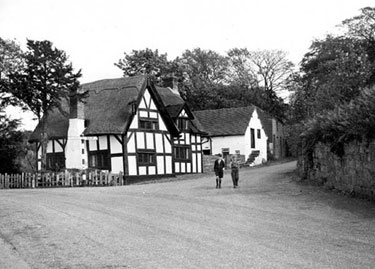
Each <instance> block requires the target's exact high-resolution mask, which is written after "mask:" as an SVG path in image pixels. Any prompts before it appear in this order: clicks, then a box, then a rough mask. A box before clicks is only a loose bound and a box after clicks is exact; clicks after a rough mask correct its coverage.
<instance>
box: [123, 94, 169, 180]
mask: <svg viewBox="0 0 375 269" xmlns="http://www.w3.org/2000/svg"><path fill="white" fill-rule="evenodd" d="M141 121H146V122H151V123H152V126H154V127H152V128H150V129H149V128H144V127H142V126H141ZM125 150H126V158H125V165H126V167H125V171H126V173H125V174H126V175H129V176H146V175H172V174H173V155H172V137H171V135H170V133H169V132H168V130H167V128H166V124H165V122H164V120H163V118H162V116H161V114H160V113H159V111H158V110H157V107H156V105H155V103H154V100H153V99H152V98H151V95H150V93H149V90H148V89H147V88H146V90H145V92H144V96H143V97H142V100H141V102H140V104H139V106H138V108H137V114H136V115H135V116H134V118H133V120H132V122H131V124H130V128H129V130H128V132H127V136H126V141H125ZM147 161H148V162H147Z"/></svg>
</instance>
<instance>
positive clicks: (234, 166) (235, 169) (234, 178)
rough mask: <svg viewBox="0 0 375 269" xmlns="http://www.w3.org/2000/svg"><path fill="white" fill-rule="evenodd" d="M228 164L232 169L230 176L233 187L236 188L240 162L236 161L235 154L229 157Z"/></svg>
mask: <svg viewBox="0 0 375 269" xmlns="http://www.w3.org/2000/svg"><path fill="white" fill-rule="evenodd" d="M229 166H230V168H231V169H232V171H231V176H232V181H233V188H237V187H238V180H239V169H240V162H239V161H238V159H237V157H236V156H235V155H233V156H232V157H231V161H230V164H229Z"/></svg>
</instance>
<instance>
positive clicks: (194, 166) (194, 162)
mask: <svg viewBox="0 0 375 269" xmlns="http://www.w3.org/2000/svg"><path fill="white" fill-rule="evenodd" d="M191 162H192V166H193V171H192V172H193V173H196V172H197V154H196V153H193V154H191Z"/></svg>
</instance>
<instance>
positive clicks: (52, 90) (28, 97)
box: [5, 40, 85, 169]
mask: <svg viewBox="0 0 375 269" xmlns="http://www.w3.org/2000/svg"><path fill="white" fill-rule="evenodd" d="M27 49H28V51H26V52H25V54H24V60H25V68H24V69H22V70H19V71H16V72H11V73H10V74H9V78H8V80H7V83H6V89H5V90H6V91H7V92H8V93H10V94H11V95H12V98H15V99H16V100H17V101H18V102H19V103H20V104H21V105H22V106H23V107H24V108H25V109H28V110H30V111H32V112H33V113H34V114H35V116H36V117H37V118H38V120H39V122H40V124H42V130H43V131H42V137H41V141H42V169H44V168H45V156H46V145H47V142H48V137H47V132H46V126H45V124H44V121H43V120H42V117H44V118H47V117H48V114H49V112H50V111H51V110H52V109H54V108H57V109H60V111H61V112H62V113H66V111H63V110H62V109H61V101H62V99H66V100H67V101H68V102H69V100H70V98H71V97H74V98H79V99H83V98H84V97H85V93H79V91H78V88H79V81H78V79H79V78H80V77H81V72H80V71H78V72H75V71H74V69H73V66H72V64H71V63H70V62H68V57H67V55H66V53H65V52H64V51H62V50H59V49H57V48H55V47H53V44H52V42H50V41H47V40H45V41H33V40H27Z"/></svg>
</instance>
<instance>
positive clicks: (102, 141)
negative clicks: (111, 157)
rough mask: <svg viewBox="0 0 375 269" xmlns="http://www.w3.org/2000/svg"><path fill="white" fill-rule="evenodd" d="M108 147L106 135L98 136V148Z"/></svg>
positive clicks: (104, 148)
mask: <svg viewBox="0 0 375 269" xmlns="http://www.w3.org/2000/svg"><path fill="white" fill-rule="evenodd" d="M106 149H108V141H107V136H106V135H101V136H99V150H106Z"/></svg>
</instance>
